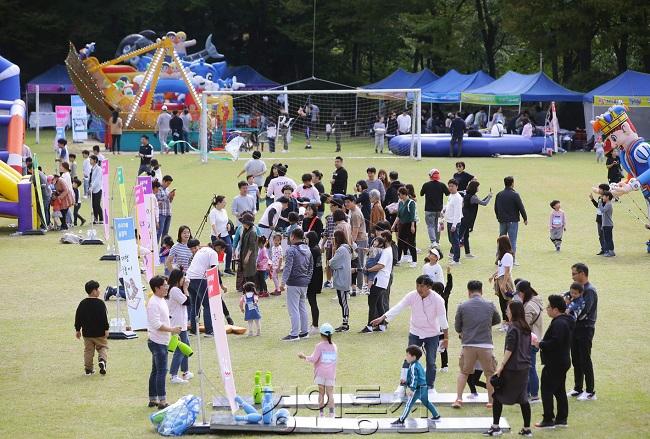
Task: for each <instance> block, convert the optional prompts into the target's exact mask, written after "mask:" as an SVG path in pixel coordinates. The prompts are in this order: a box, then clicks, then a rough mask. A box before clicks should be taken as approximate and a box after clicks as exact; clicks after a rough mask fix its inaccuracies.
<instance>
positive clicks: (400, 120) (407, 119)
mask: <svg viewBox="0 0 650 439" xmlns="http://www.w3.org/2000/svg"><path fill="white" fill-rule="evenodd" d="M410 132H411V116H410V115H409V114H408V110H406V108H405V109H404V111H403V112H402V114H400V115H399V116H397V134H408V133H410Z"/></svg>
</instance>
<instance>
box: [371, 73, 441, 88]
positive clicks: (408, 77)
mask: <svg viewBox="0 0 650 439" xmlns="http://www.w3.org/2000/svg"><path fill="white" fill-rule="evenodd" d="M436 79H438V75H436V74H435V73H433V72H432V71H431V70H429V69H423V70H420V71H419V72H417V73H410V72H407V71H406V70H404V69H401V68H400V69H397V70H395V71H394V72H393V73H391V74H390V75H388V76H386V77H385V78H384V79H382V80H381V81H377V82H375V83H372V84H368V85H364V86H363V87H362V88H369V89H373V90H381V89H386V88H420V87H422V86H424V85H426V84H429V83H430V82H431V81H435V80H436Z"/></svg>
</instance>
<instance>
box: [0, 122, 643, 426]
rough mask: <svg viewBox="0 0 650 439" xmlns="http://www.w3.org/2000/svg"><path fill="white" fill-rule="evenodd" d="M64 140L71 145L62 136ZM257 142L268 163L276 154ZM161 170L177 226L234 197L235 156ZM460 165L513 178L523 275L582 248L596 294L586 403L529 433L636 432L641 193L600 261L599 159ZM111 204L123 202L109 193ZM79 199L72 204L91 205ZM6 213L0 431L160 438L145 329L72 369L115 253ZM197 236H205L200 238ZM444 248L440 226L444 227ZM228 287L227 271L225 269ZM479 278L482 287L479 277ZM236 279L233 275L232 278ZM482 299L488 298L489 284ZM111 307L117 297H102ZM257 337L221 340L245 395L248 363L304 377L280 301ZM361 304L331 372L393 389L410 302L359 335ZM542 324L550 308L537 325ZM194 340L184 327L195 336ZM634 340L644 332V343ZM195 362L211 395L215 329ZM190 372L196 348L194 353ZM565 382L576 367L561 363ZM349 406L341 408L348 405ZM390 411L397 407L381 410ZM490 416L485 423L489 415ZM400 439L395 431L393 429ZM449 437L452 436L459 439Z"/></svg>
mask: <svg viewBox="0 0 650 439" xmlns="http://www.w3.org/2000/svg"><path fill="white" fill-rule="evenodd" d="M48 134H49V135H43V136H41V139H42V143H41V144H40V145H34V141H33V135H32V136H28V139H27V142H28V144H30V145H33V149H34V150H35V151H37V152H38V153H39V156H40V157H41V160H40V161H41V163H42V164H44V165H45V167H46V170H48V171H50V172H51V171H52V169H51V164H52V163H53V155H52V151H51V144H52V141H51V139H52V137H51V134H52V132H49V133H48ZM293 146H294V148H293V149H292V151H291V152H290V153H289V154H279V153H276V154H275V157H273V159H275V160H278V159H282V160H284V159H286V160H287V161H286V162H287V163H289V174H290V175H291V176H292V177H294V178H296V179H299V176H300V175H301V174H302V173H303V172H305V171H311V170H313V169H320V170H321V171H323V172H324V174H325V175H326V176H329V174H330V173H331V171H332V169H333V160H332V158H333V156H334V154H333V150H334V146H333V143H332V142H330V143H325V142H316V143H315V146H314V149H313V150H312V151H310V152H309V153H306V151H304V150H303V149H299V148H300V146H299V144H298V143H295V144H294V145H293ZM343 148H344V152H343V154H342V155H343V156H344V157H349V158H348V159H346V160H345V166H346V168H347V169H348V171H349V173H350V181H351V182H352V181H356V179H360V178H365V168H366V167H367V166H369V165H370V164H372V165H375V166H376V167H377V168H384V169H387V170H390V169H394V170H398V171H399V173H400V177H401V178H400V180H401V181H402V182H410V183H413V184H414V185H415V187H416V188H418V189H419V187H420V186H421V184H422V183H423V182H424V181H426V178H427V175H426V174H427V171H428V170H429V169H430V168H432V167H437V168H439V169H440V170H441V173H442V177H443V179H447V178H448V177H450V174H451V173H452V170H453V160H452V159H447V158H436V159H431V158H426V159H424V160H422V161H421V162H415V161H412V160H409V159H406V158H398V157H393V156H392V155H390V154H388V155H387V154H384V155H383V156H375V155H374V153H373V150H372V147H371V146H369V143H365V142H358V144H356V145H354V146H351V145H346V144H344V146H343ZM73 149H75V148H74V147H73ZM269 156H270V154H268V155H266V154H265V158H267V159H268V161H267V163H269V164H270V163H271V162H272V159H270V158H268V157H269ZM159 158H160V159H161V162H162V165H163V172H164V173H165V174H171V175H173V177H174V186H175V187H176V188H177V197H176V200H175V202H174V213H173V219H172V230H176V229H177V227H178V226H179V225H181V224H187V225H189V226H191V227H192V228H193V229H195V228H196V227H197V226H198V224H199V223H200V222H201V219H202V217H203V214H204V213H205V211H206V209H207V207H208V204H209V202H210V199H211V196H212V194H213V193H217V194H225V195H227V196H228V197H232V196H234V195H235V194H236V192H237V188H236V181H237V178H236V175H237V173H238V172H239V170H240V169H241V167H242V165H243V161H241V160H240V161H239V162H236V163H235V162H227V161H218V160H211V161H210V162H209V163H208V164H205V165H202V164H200V163H199V161H198V157H197V156H196V155H189V156H188V155H186V156H177V157H176V156H173V155H169V156H163V157H159ZM110 160H111V167H112V169H115V166H116V165H120V166H123V167H124V168H125V175H127V176H134V174H135V171H136V170H137V165H138V160H137V159H136V158H135V157H134V156H133V155H128V154H123V155H121V156H117V157H116V158H115V157H113V156H110ZM466 162H467V164H468V171H469V172H471V173H472V174H475V175H476V176H477V177H478V179H479V180H480V181H481V191H482V193H483V194H485V193H487V191H488V189H489V188H490V187H492V188H493V190H494V191H495V192H496V191H497V190H500V189H501V187H502V185H503V184H502V178H503V177H504V176H506V175H514V176H515V179H516V188H517V190H518V191H519V192H520V193H521V195H522V198H523V200H524V203H525V206H526V209H527V211H528V214H529V225H528V226H527V227H524V226H523V224H522V226H521V228H520V234H519V245H518V246H519V249H520V250H519V252H518V260H519V262H520V263H521V266H520V267H516V268H515V270H514V274H515V276H516V277H524V278H527V279H529V280H530V281H531V282H532V283H533V285H534V287H535V288H536V289H537V290H538V291H539V292H540V294H541V295H542V296H543V297H546V296H547V295H548V294H551V293H557V292H560V291H564V290H566V289H567V287H568V285H569V284H570V282H571V276H570V266H571V264H572V263H574V262H578V261H582V262H585V263H587V264H588V265H589V267H590V269H591V272H592V275H591V280H592V283H593V284H594V285H596V286H597V288H598V291H599V298H600V303H599V308H600V309H599V320H598V324H597V330H596V337H595V340H594V348H593V360H594V364H595V373H596V389H597V392H598V397H599V400H598V401H596V402H584V403H578V402H576V401H572V402H571V404H570V410H571V413H570V420H569V422H570V428H569V429H567V430H564V431H552V432H536V433H535V434H536V435H539V436H540V437H543V436H546V437H551V436H552V437H554V438H560V437H562V438H564V437H566V438H568V437H576V436H577V437H589V438H591V439H596V438H611V437H629V438H638V437H647V436H648V434H650V433H648V431H650V430H649V429H648V427H649V425H648V424H649V423H650V422H649V419H650V417H649V416H648V413H649V412H650V385H649V384H648V380H647V372H646V370H647V365H648V364H650V349H649V348H648V347H647V340H648V336H647V330H648V324H647V315H648V314H649V313H650V305H649V303H650V302H649V301H648V293H649V292H650V287H649V282H648V280H649V279H648V274H647V273H648V267H650V255H649V254H647V253H646V248H645V244H644V243H645V241H646V240H647V239H648V238H649V237H650V236H649V234H648V232H647V231H646V230H644V229H643V224H642V223H641V222H640V221H639V220H638V219H635V217H634V216H640V212H639V210H638V209H637V207H636V206H635V205H634V204H633V203H632V199H634V200H635V201H636V203H637V204H638V205H640V206H642V205H643V200H642V198H641V196H640V195H639V194H638V193H636V194H632V195H628V196H626V197H624V198H623V199H622V202H621V203H619V204H616V206H615V214H614V221H615V228H614V235H615V243H616V250H617V254H618V256H617V257H616V258H611V259H603V258H600V257H598V256H595V253H596V252H597V247H598V246H597V237H596V228H595V224H594V208H593V207H592V205H591V203H590V202H589V200H588V199H587V195H588V193H589V190H590V187H591V186H592V185H593V184H594V183H598V182H600V181H601V180H603V178H604V176H605V170H604V167H603V166H602V165H597V164H596V163H595V160H594V156H593V155H591V154H585V153H571V154H566V155H562V156H558V157H554V158H552V159H545V158H521V159H505V158H504V159H492V158H480V159H478V158H470V159H467V160H466ZM554 198H557V199H559V200H561V201H562V206H563V208H564V210H565V211H566V213H567V217H568V232H567V233H566V234H565V242H564V245H563V248H562V252H561V253H559V254H558V253H556V252H555V251H554V249H553V246H552V244H551V243H550V242H549V240H548V232H547V223H548V215H549V211H550V208H549V205H548V203H549V201H551V200H552V199H554ZM114 207H116V208H117V207H118V203H114ZM419 209H420V218H424V213H423V211H422V209H423V204H420V205H419ZM89 211H90V207H89V206H88V204H87V203H86V204H85V205H84V207H83V213H84V214H85V216H86V217H88V216H89ZM12 223H15V221H13V220H7V219H0V261H1V263H2V272H3V275H4V282H3V288H2V293H1V297H2V307H0V339H2V342H3V344H4V349H3V356H2V358H3V361H2V373H0V395H2V397H1V399H0V400H1V402H0V411H1V412H2V413H3V416H2V421H1V422H0V437H6V438H18V437H21V438H22V437H25V438H27V437H30V438H33V437H66V438H68V437H78V438H95V437H96V438H105V437H136V436H137V437H144V436H147V437H153V436H154V435H155V433H154V430H153V428H152V425H151V423H150V422H149V420H148V415H149V413H151V410H150V409H147V408H146V407H145V406H146V402H147V379H148V375H149V367H150V361H151V360H150V353H149V351H148V349H147V347H146V338H147V337H146V334H144V333H140V336H139V338H138V339H137V340H132V341H111V343H110V350H109V373H108V375H106V376H105V377H102V376H100V375H95V376H93V377H90V378H86V377H85V376H82V375H83V363H82V359H83V357H82V343H81V342H79V341H77V340H76V339H75V338H74V330H73V319H74V311H75V308H76V306H77V303H78V302H79V301H80V300H81V299H82V298H83V297H84V296H85V293H84V291H83V284H84V282H86V281H87V280H89V279H96V280H98V281H99V282H100V284H101V285H102V288H103V287H104V286H106V285H108V284H115V282H116V280H115V268H116V267H115V263H112V262H100V261H99V260H98V258H99V257H100V256H101V255H102V254H103V253H104V248H102V247H95V246H89V247H83V246H73V245H62V244H59V243H58V238H59V234H58V233H57V232H51V233H48V234H47V235H46V236H42V237H40V236H31V237H13V236H11V233H13V231H14V230H13V229H12V228H10V227H9V225H10V224H12ZM497 227H498V226H497V223H496V220H495V218H494V213H493V210H492V204H490V206H488V207H487V208H484V209H480V211H479V215H478V221H477V224H476V227H475V232H474V233H473V234H472V248H473V253H475V254H476V255H478V257H477V258H476V259H474V260H463V261H462V262H463V263H462V265H460V266H459V267H456V268H454V284H455V285H456V286H455V288H454V291H453V293H452V296H451V304H450V314H451V315H452V316H453V313H454V310H455V308H456V305H457V304H458V303H459V302H460V301H461V300H463V299H464V298H465V297H466V295H465V290H464V285H465V284H466V282H467V281H468V280H470V279H480V280H482V281H484V283H486V282H485V281H486V280H487V278H488V276H490V274H492V272H493V270H494V265H493V261H494V258H493V254H494V247H495V240H496V238H497V231H498V228H497ZM201 238H202V240H203V241H205V240H206V239H208V236H207V233H206V232H204V233H203V236H201ZM443 242H445V248H446V245H447V244H446V239H443ZM418 244H419V246H420V247H422V248H425V246H426V245H427V239H426V232H425V230H424V225H423V224H422V225H421V226H420V227H419V230H418ZM418 274H420V269H419V268H418V269H410V268H407V267H399V268H397V269H396V277H395V283H394V287H393V294H392V303H395V302H396V300H397V299H398V298H400V297H401V296H403V295H404V294H405V293H406V292H408V291H410V290H411V289H413V288H414V280H415V278H416V276H417V275H418ZM226 282H227V285H228V286H231V285H232V284H233V280H232V278H229V279H227V280H226ZM487 289H488V290H489V287H488V288H487ZM231 291H234V288H232V289H231ZM333 296H334V293H333V291H332V290H325V291H323V294H321V295H320V296H319V306H320V308H321V320H322V322H326V321H329V322H331V323H333V324H335V325H336V324H338V323H339V319H340V314H339V308H338V304H337V302H335V301H333V300H332V298H333ZM486 297H487V298H488V299H490V300H494V301H496V298H495V297H494V296H493V295H492V294H491V293H490V292H489V291H488V293H487V294H486ZM225 299H226V301H227V304H228V306H229V308H230V309H231V310H233V311H236V312H234V314H235V319H236V320H237V321H238V322H241V323H243V318H242V317H241V315H240V314H239V312H238V311H237V310H238V307H237V306H236V303H237V301H238V299H239V297H238V296H237V294H236V293H234V292H233V293H229V294H227V295H226V296H225ZM108 308H109V312H110V315H111V317H112V316H113V314H114V312H115V302H111V303H110V304H109V306H108ZM261 312H262V315H263V320H262V323H263V326H262V332H263V334H262V337H259V338H252V339H249V338H245V337H230V338H229V341H230V350H231V353H232V361H233V366H234V371H235V379H236V384H237V386H238V390H239V392H240V393H241V394H244V395H247V394H250V392H251V391H252V387H253V385H252V383H253V374H254V372H255V370H258V369H262V370H270V371H272V372H273V379H274V385H275V386H276V387H278V388H280V387H283V386H286V387H291V386H296V385H297V386H298V387H299V388H300V389H301V391H304V390H305V389H307V387H308V386H310V385H311V382H312V371H311V368H310V367H309V366H308V365H307V364H304V363H303V362H301V361H300V360H298V358H297V357H296V354H297V352H299V351H310V350H311V348H312V347H313V345H314V344H315V340H313V339H312V340H309V341H302V342H299V343H281V342H280V341H279V339H280V337H282V336H284V335H285V334H286V333H287V331H288V326H289V325H288V317H287V312H286V309H285V305H284V298H271V299H266V300H263V301H262V304H261ZM366 315H367V306H366V303H365V297H357V298H353V299H352V304H351V325H352V328H353V329H354V331H352V332H350V333H348V334H344V335H337V336H336V337H335V342H336V343H337V344H338V346H339V352H340V363H339V366H338V377H337V384H338V385H342V386H345V387H346V388H349V389H353V388H355V387H361V388H363V387H368V386H382V388H383V389H385V390H390V391H392V389H393V388H394V385H395V380H396V378H397V377H398V374H399V367H400V364H401V360H402V358H403V349H404V347H405V343H406V336H407V331H408V313H405V314H404V315H403V316H402V317H401V318H400V319H399V320H398V321H396V322H395V324H393V325H391V328H390V331H388V332H387V333H384V334H374V335H360V334H357V333H356V331H358V330H359V329H361V327H362V325H363V324H364V322H365V319H366ZM546 324H548V318H547V319H546V321H545V325H546ZM494 339H495V344H496V346H498V348H497V349H496V351H501V349H502V345H503V335H502V333H500V332H497V331H495V332H494ZM192 340H194V339H191V341H192ZM644 340H645V341H644ZM202 342H203V347H204V359H205V365H206V371H207V375H208V378H209V380H210V383H211V384H210V385H209V386H208V389H209V390H208V395H214V394H217V393H221V391H222V386H221V384H220V378H219V372H218V365H217V361H216V355H215V352H214V343H213V342H212V340H211V339H202ZM450 352H451V358H452V359H451V361H450V366H451V367H450V369H451V370H450V372H449V373H447V374H439V375H438V379H437V383H436V387H437V389H438V391H443V392H450V391H453V390H454V388H455V379H456V372H457V364H456V363H457V362H456V361H455V358H456V354H457V353H458V342H457V339H456V337H452V343H451V344H450ZM190 368H191V369H192V370H193V371H194V372H196V369H197V359H196V355H195V356H194V357H192V359H191V360H190ZM568 382H569V385H570V383H572V373H571V372H570V373H569V380H568ZM167 389H168V394H169V399H170V400H172V401H173V400H176V399H177V398H178V397H180V396H182V395H184V394H186V393H190V392H191V393H195V394H198V392H199V383H198V380H197V379H194V380H193V381H192V382H191V384H190V385H189V386H185V387H178V386H171V385H168V387H167ZM541 412H542V408H541V404H539V405H534V406H533V421H537V420H539V419H540V418H541ZM441 413H442V415H443V416H458V415H459V412H452V410H451V409H450V408H448V407H441ZM461 414H462V415H465V416H490V414H491V413H490V411H489V410H487V409H485V408H483V407H476V408H469V407H468V408H466V409H463V411H462V412H461ZM348 416H352V415H348ZM389 416H393V415H392V414H391V415H389ZM504 416H506V417H507V419H508V421H509V422H510V423H511V425H512V426H513V430H514V431H518V430H519V429H520V428H521V426H522V421H521V416H520V413H519V408H518V407H508V408H506V410H505V411H504ZM486 427H487V425H486ZM394 436H395V437H398V435H397V434H395V435H394ZM454 437H459V436H454Z"/></svg>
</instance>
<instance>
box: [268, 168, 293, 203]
mask: <svg viewBox="0 0 650 439" xmlns="http://www.w3.org/2000/svg"><path fill="white" fill-rule="evenodd" d="M286 175H287V168H286V166H278V176H277V177H275V178H274V179H272V180H271V181H270V182H269V187H268V188H267V189H266V194H267V195H271V196H273V198H275V199H277V198H280V197H281V196H282V195H283V194H282V189H283V188H284V187H285V186H291V187H292V188H293V190H294V191H295V190H296V189H297V188H298V185H297V184H296V182H295V181H293V179H291V178H289V177H287V176H286Z"/></svg>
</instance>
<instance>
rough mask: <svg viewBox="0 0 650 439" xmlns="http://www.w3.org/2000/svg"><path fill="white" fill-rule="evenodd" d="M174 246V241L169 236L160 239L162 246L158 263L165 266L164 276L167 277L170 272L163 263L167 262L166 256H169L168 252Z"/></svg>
mask: <svg viewBox="0 0 650 439" xmlns="http://www.w3.org/2000/svg"><path fill="white" fill-rule="evenodd" d="M173 246H174V239H173V238H172V237H171V236H169V235H165V236H163V238H162V245H161V246H160V252H159V256H160V263H161V264H162V265H164V266H165V276H169V273H170V270H169V268H168V267H167V265H165V261H166V260H167V256H169V252H170V251H171V249H172V247H173Z"/></svg>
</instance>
